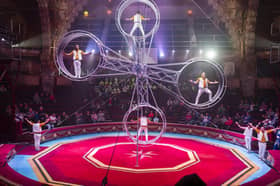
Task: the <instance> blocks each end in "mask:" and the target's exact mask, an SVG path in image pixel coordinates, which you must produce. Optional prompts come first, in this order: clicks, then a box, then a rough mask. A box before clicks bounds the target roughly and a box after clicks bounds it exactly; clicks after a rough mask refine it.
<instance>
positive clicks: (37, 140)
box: [32, 123, 42, 150]
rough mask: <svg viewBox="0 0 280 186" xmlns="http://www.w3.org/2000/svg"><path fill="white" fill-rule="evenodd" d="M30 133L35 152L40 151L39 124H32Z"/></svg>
mask: <svg viewBox="0 0 280 186" xmlns="http://www.w3.org/2000/svg"><path fill="white" fill-rule="evenodd" d="M32 131H33V133H34V146H35V150H40V141H41V132H42V128H41V126H40V123H34V124H33V126H32Z"/></svg>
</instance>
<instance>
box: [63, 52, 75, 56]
mask: <svg viewBox="0 0 280 186" xmlns="http://www.w3.org/2000/svg"><path fill="white" fill-rule="evenodd" d="M73 53H74V52H73V51H72V52H70V53H66V52H64V55H66V56H71V55H73Z"/></svg>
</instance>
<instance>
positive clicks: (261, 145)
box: [257, 130, 268, 159]
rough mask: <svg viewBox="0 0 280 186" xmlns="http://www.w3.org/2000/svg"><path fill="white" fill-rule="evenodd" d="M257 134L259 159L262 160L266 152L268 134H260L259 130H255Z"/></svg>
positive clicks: (265, 132)
mask: <svg viewBox="0 0 280 186" xmlns="http://www.w3.org/2000/svg"><path fill="white" fill-rule="evenodd" d="M257 133H258V141H259V142H258V145H259V157H260V158H261V159H264V154H265V151H266V142H268V135H267V134H268V132H267V131H264V132H262V131H261V130H257Z"/></svg>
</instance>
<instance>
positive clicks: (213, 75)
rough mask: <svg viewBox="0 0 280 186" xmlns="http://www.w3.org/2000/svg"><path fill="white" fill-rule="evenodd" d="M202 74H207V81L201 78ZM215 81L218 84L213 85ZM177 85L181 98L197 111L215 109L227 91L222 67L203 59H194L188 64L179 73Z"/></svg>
mask: <svg viewBox="0 0 280 186" xmlns="http://www.w3.org/2000/svg"><path fill="white" fill-rule="evenodd" d="M202 73H204V74H205V79H204V78H202V77H201V75H202ZM206 79H207V80H209V81H210V82H208V81H207V80H206ZM191 81H192V82H191ZM215 81H217V82H216V83H213V82H215ZM194 82H195V83H197V84H195V83H194ZM211 82H212V83H213V84H212V83H211ZM177 83H178V92H179V94H180V96H181V98H182V99H183V100H184V102H185V103H186V104H187V105H188V106H189V107H191V108H195V109H206V108H210V107H213V106H214V105H216V104H217V103H218V102H219V101H220V100H221V99H222V97H223V96H224V94H225V91H226V78H225V76H224V72H223V68H222V66H221V65H219V64H217V63H215V62H213V61H210V60H208V59H203V58H197V59H192V60H190V61H189V62H188V63H186V65H185V66H184V67H183V68H182V69H181V71H180V73H179V76H178V82H177ZM199 95H200V96H199Z"/></svg>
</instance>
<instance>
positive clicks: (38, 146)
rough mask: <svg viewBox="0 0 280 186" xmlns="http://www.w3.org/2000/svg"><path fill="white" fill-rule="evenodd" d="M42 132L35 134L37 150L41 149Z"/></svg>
mask: <svg viewBox="0 0 280 186" xmlns="http://www.w3.org/2000/svg"><path fill="white" fill-rule="evenodd" d="M40 141H41V134H34V146H35V150H40Z"/></svg>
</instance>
